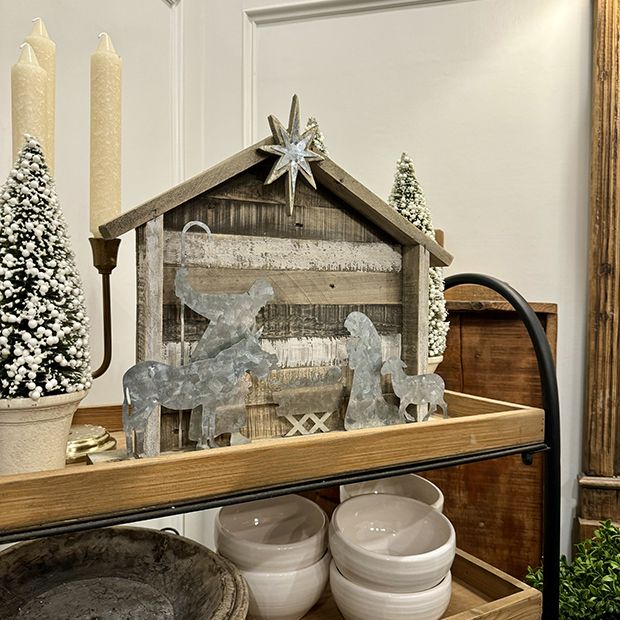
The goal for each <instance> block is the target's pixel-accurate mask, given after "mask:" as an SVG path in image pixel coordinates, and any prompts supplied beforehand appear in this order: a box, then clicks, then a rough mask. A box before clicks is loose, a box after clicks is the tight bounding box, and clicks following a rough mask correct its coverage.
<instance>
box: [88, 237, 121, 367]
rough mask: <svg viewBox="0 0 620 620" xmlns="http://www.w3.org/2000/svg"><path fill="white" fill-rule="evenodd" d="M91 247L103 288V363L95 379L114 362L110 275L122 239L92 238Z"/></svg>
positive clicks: (114, 265)
mask: <svg viewBox="0 0 620 620" xmlns="http://www.w3.org/2000/svg"><path fill="white" fill-rule="evenodd" d="M89 241H90V247H91V250H92V252H93V265H94V266H95V269H97V271H98V272H99V273H100V274H101V284H102V288H103V361H102V362H101V366H99V368H97V370H93V372H92V375H93V379H97V378H98V377H100V376H101V375H102V374H103V373H104V372H105V371H106V370H107V369H108V368H109V366H110V361H111V360H112V304H111V298H110V274H111V273H112V271H113V270H114V267H116V261H117V258H118V247H119V245H120V244H121V240H120V239H100V238H99V237H91V238H90V239H89Z"/></svg>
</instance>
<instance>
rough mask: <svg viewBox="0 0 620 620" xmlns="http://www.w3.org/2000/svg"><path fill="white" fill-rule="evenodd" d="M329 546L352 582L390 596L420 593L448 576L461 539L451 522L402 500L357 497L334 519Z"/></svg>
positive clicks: (429, 508) (424, 505) (341, 507)
mask: <svg viewBox="0 0 620 620" xmlns="http://www.w3.org/2000/svg"><path fill="white" fill-rule="evenodd" d="M329 546H330V550H331V553H332V555H333V557H334V561H335V562H336V565H337V566H338V569H339V570H340V572H341V573H342V574H343V575H344V576H345V577H346V578H347V579H349V580H351V581H355V582H356V583H359V584H360V585H363V586H366V587H369V588H371V589H378V590H383V591H385V592H420V591H422V590H428V589H429V588H432V587H433V586H436V585H437V584H438V583H439V582H440V581H441V580H442V579H443V578H444V577H445V576H446V574H447V573H448V571H449V570H450V566H452V562H453V560H454V554H455V552H456V536H455V533H454V528H453V527H452V524H451V523H450V521H448V519H447V518H446V517H445V516H444V515H443V514H441V513H440V512H438V511H437V510H435V509H434V508H431V507H430V506H427V505H426V504H423V503H422V502H419V501H417V500H415V499H411V498H409V497H400V496H398V495H358V496H356V497H352V498H351V499H348V500H347V501H346V502H344V503H343V504H340V505H339V506H338V507H337V508H336V510H335V511H334V514H333V516H332V522H331V526H330V529H329Z"/></svg>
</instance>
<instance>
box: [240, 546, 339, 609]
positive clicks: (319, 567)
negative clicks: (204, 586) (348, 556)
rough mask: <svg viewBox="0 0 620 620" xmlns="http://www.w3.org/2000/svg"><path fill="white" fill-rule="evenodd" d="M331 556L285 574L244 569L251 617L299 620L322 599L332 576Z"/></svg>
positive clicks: (328, 555) (325, 556)
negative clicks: (330, 574)
mask: <svg viewBox="0 0 620 620" xmlns="http://www.w3.org/2000/svg"><path fill="white" fill-rule="evenodd" d="M330 562H331V556H330V554H329V552H327V553H326V554H325V555H324V556H323V557H322V558H321V559H320V560H319V561H318V562H316V563H315V564H311V565H310V566H306V567H305V568H301V569H299V570H294V571H288V572H284V573H268V572H256V571H241V574H242V575H243V576H244V577H245V580H246V581H247V582H248V588H249V593H250V607H249V615H248V618H254V619H255V620H299V618H303V617H304V616H305V615H306V614H307V613H308V612H309V611H310V609H312V607H313V606H314V605H315V603H316V602H317V601H318V600H319V599H320V598H321V594H322V593H323V590H325V586H326V585H327V581H328V578H329V565H330Z"/></svg>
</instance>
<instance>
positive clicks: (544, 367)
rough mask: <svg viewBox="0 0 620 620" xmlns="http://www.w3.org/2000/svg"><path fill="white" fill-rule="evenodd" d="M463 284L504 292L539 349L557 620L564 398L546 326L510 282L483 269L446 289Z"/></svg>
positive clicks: (552, 618)
mask: <svg viewBox="0 0 620 620" xmlns="http://www.w3.org/2000/svg"><path fill="white" fill-rule="evenodd" d="M461 284H478V285H480V286H484V287H486V288H489V289H491V290H492V291H495V292H496V293H498V294H499V295H501V296H502V297H503V298H504V299H505V300H506V301H507V302H508V303H509V304H510V305H511V306H512V307H513V308H514V310H515V311H516V313H517V314H518V315H519V318H520V319H521V321H523V323H524V324H525V327H526V328H527V332H528V334H529V336H530V340H531V341H532V345H533V346H534V351H535V352H536V360H537V361H538V372H539V375H540V382H541V386H542V400H543V407H544V410H545V443H546V444H547V446H548V447H549V452H548V453H547V458H546V461H545V473H544V476H545V490H544V505H543V536H544V541H543V560H544V566H545V570H544V581H543V613H542V617H543V619H544V620H556V619H557V618H558V617H559V606H560V564H559V562H560V399H559V395H558V381H557V375H556V371H555V364H554V363H553V356H552V354H551V348H550V347H549V342H548V340H547V335H546V334H545V330H544V329H543V326H542V325H541V323H540V321H539V320H538V317H537V316H536V313H535V312H534V310H532V308H531V306H530V305H529V304H528V303H527V301H526V300H525V299H524V298H523V296H522V295H520V294H519V293H518V292H517V291H515V289H513V288H512V287H511V286H510V285H508V284H506V283H505V282H502V281H501V280H498V279H497V278H493V277H491V276H487V275H483V274H479V273H462V274H458V275H454V276H448V277H447V278H446V280H445V286H446V290H448V289H451V288H453V287H455V286H459V285H461Z"/></svg>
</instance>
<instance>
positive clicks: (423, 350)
mask: <svg viewBox="0 0 620 620" xmlns="http://www.w3.org/2000/svg"><path fill="white" fill-rule="evenodd" d="M429 258H430V257H429V253H428V252H427V251H426V249H425V248H424V246H421V245H418V246H411V247H406V248H403V267H402V287H403V288H402V300H403V331H402V334H403V344H402V349H403V350H402V360H403V362H405V364H407V373H408V374H410V375H421V374H424V373H425V372H426V365H427V361H428V283H429V277H428V270H429Z"/></svg>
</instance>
